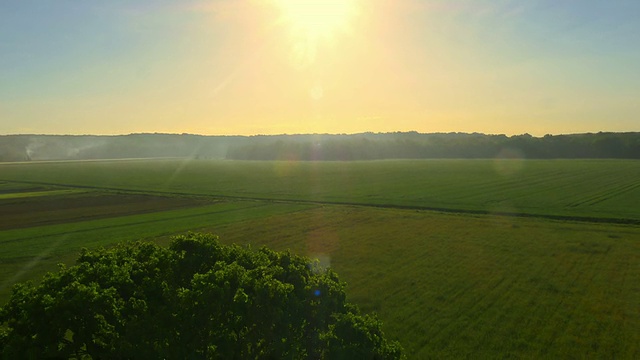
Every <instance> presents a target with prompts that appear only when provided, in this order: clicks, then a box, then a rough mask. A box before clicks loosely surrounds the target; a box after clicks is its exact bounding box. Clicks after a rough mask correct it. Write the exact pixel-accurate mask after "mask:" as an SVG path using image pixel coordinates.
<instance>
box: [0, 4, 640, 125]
mask: <svg viewBox="0 0 640 360" xmlns="http://www.w3.org/2000/svg"><path fill="white" fill-rule="evenodd" d="M339 2H340V1H337V0H325V2H324V3H327V4H328V3H335V4H334V5H327V6H333V7H332V8H327V9H326V11H325V9H324V8H322V6H324V5H322V4H321V3H320V2H318V0H300V1H299V2H298V3H294V0H213V1H150V0H140V1H66V0H55V1H54V0H50V1H44V0H40V1H3V2H1V3H0V118H1V119H2V120H0V134H13V133H52V134H53V133H56V134H66V133H71V134H89V133H91V134H125V133H130V132H176V133H182V132H192V133H202V134H258V133H262V134H265V133H311V132H320V133H345V132H346V133H351V132H360V131H407V130H417V131H420V132H435V131H447V132H448V131H463V132H473V131H478V132H485V133H506V134H519V133H525V132H528V133H532V134H535V135H544V134H546V133H576V132H595V131H640V126H639V124H640V118H639V116H638V114H639V113H640V106H639V105H638V103H640V101H639V100H638V99H640V45H638V44H640V42H639V40H638V39H640V20H638V19H640V1H592V0H591V1H589V0H588V1H571V0H567V1H546V0H545V1H526V2H525V1H513V0H512V1H508V0H502V1H500V0H498V1H428V0H425V1H419V0H399V1H389V0H369V1H364V0H343V1H342V3H348V5H349V7H348V9H349V11H348V14H347V15H344V16H343V15H340V17H339V18H338V17H337V15H336V18H335V19H331V23H330V25H327V26H324V25H321V30H318V29H314V30H313V31H315V32H317V33H316V34H311V32H312V31H311V30H310V28H308V27H306V25H305V23H313V24H323V23H322V21H324V18H319V19H316V18H315V16H316V15H315V14H316V13H318V14H325V13H326V14H328V15H326V16H325V15H322V16H325V17H327V18H328V17H330V16H334V15H332V14H335V13H338V12H342V10H337V9H342V8H338V6H342V5H336V4H338V3H339ZM292 4H295V5H292ZM300 4H302V5H300ZM294 6H295V9H294V10H292V9H293V7H294ZM305 6H307V7H308V8H311V9H313V11H308V12H305V11H304V7H305ZM300 7H301V8H302V11H301V10H300ZM318 16H320V15H318ZM320 32H321V33H320Z"/></svg>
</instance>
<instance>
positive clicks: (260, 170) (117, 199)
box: [0, 160, 640, 358]
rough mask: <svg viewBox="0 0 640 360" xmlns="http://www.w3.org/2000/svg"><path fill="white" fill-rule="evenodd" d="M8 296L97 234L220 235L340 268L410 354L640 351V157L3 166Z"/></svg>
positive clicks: (1, 254) (1, 235) (352, 292)
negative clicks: (12, 287)
mask: <svg viewBox="0 0 640 360" xmlns="http://www.w3.org/2000/svg"><path fill="white" fill-rule="evenodd" d="M0 196H2V197H0V215H1V216H2V218H1V220H0V247H1V248H0V249H1V251H0V301H2V302H4V301H5V300H6V297H7V296H8V290H9V286H10V284H12V283H15V282H16V281H22V280H25V279H30V278H34V279H35V278H38V277H39V276H40V275H41V274H42V273H43V272H45V271H49V270H52V269H55V264H56V263H57V262H61V261H62V262H72V259H73V257H74V256H75V254H76V253H77V251H78V249H79V248H80V247H82V246H86V247H95V246H107V245H109V244H111V243H113V242H115V241H129V240H136V239H154V240H155V241H158V242H161V243H165V242H166V241H167V238H168V236H170V235H171V234H175V233H180V232H185V231H189V230H193V231H208V232H213V233H216V234H218V235H220V236H221V240H222V241H224V242H237V243H243V244H251V245H252V246H259V245H268V246H270V247H272V248H274V249H278V250H282V249H291V250H292V251H294V252H296V253H300V254H305V255H309V256H311V257H314V258H317V259H319V261H320V262H321V263H322V264H326V265H330V266H331V267H333V268H334V269H335V270H336V271H337V272H338V274H340V277H341V279H342V280H344V281H346V282H347V283H348V288H347V293H348V296H349V297H350V301H352V302H355V303H357V304H359V305H360V306H361V307H362V309H363V310H365V311H367V312H368V311H376V312H377V313H378V314H379V316H380V318H381V319H382V320H383V321H384V324H385V327H384V328H385V330H386V332H387V335H389V336H390V337H391V338H395V339H399V340H400V341H401V342H402V344H403V345H404V347H405V348H406V350H407V353H408V354H409V357H410V358H425V357H433V358H442V357H456V358H459V357H481V358H487V357H509V356H515V357H528V358H540V357H578V358H581V357H600V358H634V357H635V358H637V357H638V356H640V346H639V345H638V344H640V309H639V308H638V304H639V303H640V226H639V224H640V206H638V205H637V204H639V203H640V163H638V162H637V161H622V160H598V161H594V160H581V161H565V160H554V161H534V160H527V161H524V160H446V161H444V160H430V161H409V160H407V161H404V160H403V161H375V162H233V161H194V160H157V161H119V162H108V161H105V162H84V163H79V162H59V163H54V162H51V163H39V164H28V163H22V164H2V165H0Z"/></svg>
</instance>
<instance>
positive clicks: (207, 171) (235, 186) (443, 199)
mask: <svg viewBox="0 0 640 360" xmlns="http://www.w3.org/2000/svg"><path fill="white" fill-rule="evenodd" d="M3 180H4V181H20V182H32V183H35V184H40V185H42V184H58V185H71V186H75V187H76V188H79V189H82V188H109V189H125V190H138V191H143V192H150V191H154V192H162V193H172V194H192V195H209V196H219V197H226V198H245V199H264V200H273V199H279V200H296V201H312V202H331V203H351V204H353V203H357V204H371V205H381V206H390V205H394V206H406V207H414V208H425V209H434V210H451V211H456V212H461V211H466V212H477V213H514V214H529V215H538V216H564V217H578V218H593V219H595V220H602V219H617V220H621V221H625V220H631V221H635V222H638V221H639V220H640V206H637V204H639V203H640V163H639V162H638V161H634V160H397V161H368V162H367V161H360V162H286V161H274V162H251V161H245V162H243V161H206V160H156V161H149V160H147V161H142V160H141V161H119V162H106V161H104V162H59V163H39V164H28V163H20V164H5V165H0V181H3Z"/></svg>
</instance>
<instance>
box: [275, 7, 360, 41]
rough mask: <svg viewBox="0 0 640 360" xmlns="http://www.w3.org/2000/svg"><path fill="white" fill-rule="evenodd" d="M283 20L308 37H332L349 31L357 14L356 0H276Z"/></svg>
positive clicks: (292, 28)
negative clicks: (350, 23)
mask: <svg viewBox="0 0 640 360" xmlns="http://www.w3.org/2000/svg"><path fill="white" fill-rule="evenodd" d="M275 4H276V5H277V6H278V7H279V8H280V10H281V12H282V13H281V21H282V22H285V23H287V24H288V25H289V26H291V30H292V31H294V32H296V33H298V35H303V36H306V37H307V38H308V39H314V40H318V39H320V38H330V37H331V36H333V35H334V34H335V33H336V32H338V31H347V30H348V27H349V22H350V21H351V19H352V18H353V17H354V15H355V14H356V0H275Z"/></svg>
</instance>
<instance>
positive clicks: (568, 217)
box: [0, 179, 640, 225]
mask: <svg viewBox="0 0 640 360" xmlns="http://www.w3.org/2000/svg"><path fill="white" fill-rule="evenodd" d="M0 181H7V182H13V183H21V184H30V185H46V186H56V187H62V188H70V189H83V190H94V191H108V192H116V193H122V194H148V195H156V196H184V197H197V198H213V199H219V200H225V199H226V200H237V201H262V202H272V203H290V204H291V203H293V204H309V205H331V206H358V207H370V208H380V209H400V210H419V211H432V212H441V213H450V214H466V215H493V216H505V217H517V218H537V219H547V220H557V221H575V222H586V223H601V224H620V225H640V219H630V218H613V217H612V218H608V217H593V216H579V215H554V214H538V213H520V212H510V211H491V210H477V209H459V208H446V207H436V206H424V205H402V204H376V203H363V202H351V201H321V200H306V199H283V198H270V197H255V196H235V195H221V194H198V193H189V192H180V191H160V190H137V189H126V188H115V187H105V186H90V185H71V184H59V183H49V182H37V181H16V180H2V179H0Z"/></svg>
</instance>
